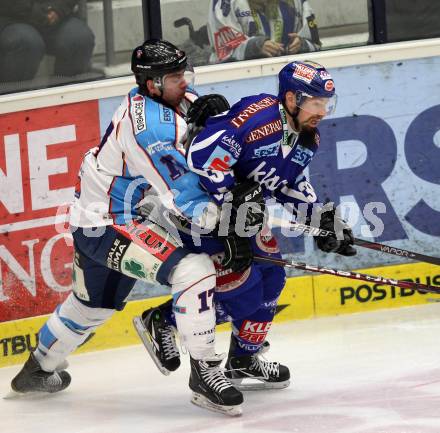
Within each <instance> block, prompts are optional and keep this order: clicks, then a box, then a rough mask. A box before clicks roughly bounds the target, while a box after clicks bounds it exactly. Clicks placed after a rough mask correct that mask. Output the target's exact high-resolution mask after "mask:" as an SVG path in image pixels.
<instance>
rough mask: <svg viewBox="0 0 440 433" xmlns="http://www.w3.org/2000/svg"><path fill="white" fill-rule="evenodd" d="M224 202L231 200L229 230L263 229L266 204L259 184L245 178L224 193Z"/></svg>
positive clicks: (253, 230)
mask: <svg viewBox="0 0 440 433" xmlns="http://www.w3.org/2000/svg"><path fill="white" fill-rule="evenodd" d="M224 200H225V202H232V212H231V221H230V232H233V233H235V232H236V231H237V230H238V232H239V234H241V233H242V232H246V231H247V232H249V230H251V231H252V232H255V233H253V234H257V233H258V232H260V231H261V230H262V229H263V226H264V222H265V210H266V204H265V202H264V197H263V189H262V188H261V185H260V184H259V183H257V182H255V181H253V180H250V179H247V180H245V181H244V182H241V183H239V184H237V185H235V186H234V187H233V188H232V189H231V191H229V192H228V193H227V194H226V195H225V199H224Z"/></svg>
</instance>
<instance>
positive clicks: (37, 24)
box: [0, 0, 95, 82]
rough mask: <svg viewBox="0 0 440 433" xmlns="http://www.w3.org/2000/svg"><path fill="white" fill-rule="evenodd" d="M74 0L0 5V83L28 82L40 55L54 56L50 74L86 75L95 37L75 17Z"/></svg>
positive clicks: (7, 1)
mask: <svg viewBox="0 0 440 433" xmlns="http://www.w3.org/2000/svg"><path fill="white" fill-rule="evenodd" d="M78 3H79V1H76V0H1V1H0V59H1V61H0V82H7V81H23V80H29V79H32V78H33V77H34V76H35V74H36V72H37V70H38V67H39V64H40V62H41V59H42V58H43V56H44V54H50V55H54V56H55V69H54V74H55V75H60V76H72V75H76V74H81V73H83V72H87V71H88V70H89V68H90V58H91V55H92V52H93V48H94V46H95V37H94V35H93V33H92V31H91V30H90V28H89V27H88V26H87V24H86V23H85V22H84V21H83V20H81V19H79V18H77V17H76V16H75V12H76V11H77V9H78Z"/></svg>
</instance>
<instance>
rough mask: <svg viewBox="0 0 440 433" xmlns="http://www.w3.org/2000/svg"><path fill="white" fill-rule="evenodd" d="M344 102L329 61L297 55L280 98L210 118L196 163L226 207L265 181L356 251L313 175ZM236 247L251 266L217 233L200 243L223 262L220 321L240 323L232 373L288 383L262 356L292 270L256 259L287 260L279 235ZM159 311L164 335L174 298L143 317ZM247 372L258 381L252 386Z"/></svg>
mask: <svg viewBox="0 0 440 433" xmlns="http://www.w3.org/2000/svg"><path fill="white" fill-rule="evenodd" d="M335 104H336V94H335V85H334V82H333V79H332V77H331V75H330V74H329V72H328V71H327V70H326V69H325V68H324V67H323V66H321V65H319V64H316V63H314V62H307V61H306V62H291V63H289V64H288V65H286V66H285V67H284V68H283V69H282V70H281V72H280V73H279V92H278V95H277V96H274V95H270V94H259V95H254V96H249V97H246V98H243V99H241V100H240V101H239V102H237V103H236V104H235V105H233V106H232V107H231V108H230V110H229V111H227V112H225V113H223V114H221V115H218V116H215V117H211V118H209V119H208V121H207V123H206V127H205V128H204V129H202V130H201V132H199V133H198V135H197V136H196V137H195V139H194V140H193V141H192V142H191V144H190V146H189V149H188V152H187V162H188V165H189V168H190V169H191V170H192V171H193V172H195V173H197V174H198V175H199V177H200V183H201V185H202V186H203V187H204V188H205V189H206V190H207V191H209V193H210V194H211V196H212V197H213V198H214V200H215V201H216V202H217V203H219V204H221V203H223V202H224V199H225V197H227V196H228V194H229V193H230V192H231V191H234V192H236V190H237V188H239V186H240V185H241V186H246V185H247V184H249V182H256V183H258V184H259V185H261V187H262V189H263V191H264V196H265V197H266V198H267V199H268V198H275V199H276V200H277V201H278V202H279V203H281V204H283V205H285V206H286V209H287V210H288V211H289V212H291V214H292V216H298V217H301V218H304V219H305V220H306V221H307V222H308V223H311V222H312V224H316V225H319V226H320V228H322V229H325V230H330V231H334V230H335V228H336V229H337V232H338V233H339V234H340V236H338V237H336V236H335V237H316V238H315V241H316V243H317V246H318V247H319V248H320V249H321V250H323V251H325V252H334V253H338V254H342V255H346V256H351V255H354V254H355V253H356V250H355V249H354V248H353V247H352V244H353V235H352V231H351V229H350V228H349V227H348V226H347V225H346V224H345V222H343V221H342V220H341V219H340V218H339V217H338V216H337V215H336V213H335V209H334V207H331V208H329V207H328V206H323V205H322V204H319V203H318V198H317V195H316V193H315V191H314V189H313V187H312V185H311V184H310V182H309V181H308V179H307V177H306V175H305V174H304V170H305V169H306V167H307V166H308V164H309V163H310V162H311V160H312V158H313V156H314V154H315V152H316V151H317V150H318V147H319V145H320V135H319V131H318V129H317V126H318V124H319V122H320V121H321V120H322V119H323V118H324V117H325V116H326V115H328V114H330V113H331V112H333V110H334V108H335ZM189 117H190V118H191V122H193V123H196V124H197V123H199V124H202V125H203V124H204V120H205V118H206V113H204V110H203V107H202V104H200V106H199V104H198V103H197V102H196V103H195V104H194V105H193V107H192V109H191V111H190V113H189ZM335 223H337V224H335ZM183 239H184V240H185V242H187V243H188V244H189V243H190V242H191V239H190V236H189V235H185V234H184V235H183ZM236 248H237V250H238V251H240V258H241V262H242V263H241V265H242V269H241V270H239V271H238V272H233V271H231V269H229V268H228V266H227V264H226V265H225V262H224V260H223V261H222V259H221V257H222V254H223V251H224V249H223V248H222V245H221V244H220V243H219V242H218V240H216V239H215V238H213V237H211V238H210V237H209V236H207V237H202V238H201V246H195V245H194V246H193V249H194V251H204V252H207V253H208V254H210V255H211V257H213V259H214V262H215V264H216V268H217V269H216V270H217V286H216V292H215V301H216V305H217V310H218V311H217V322H219V321H220V322H221V321H222V320H223V321H224V320H228V319H229V320H231V321H232V335H231V344H230V349H229V356H228V359H227V362H226V369H227V375H228V377H230V378H231V380H232V381H233V383H234V384H235V385H236V386H237V387H238V388H239V389H255V388H282V387H285V386H287V385H288V383H289V377H290V373H289V370H288V368H287V367H286V366H283V365H281V364H279V363H278V362H269V361H267V360H265V359H264V358H263V357H261V356H260V355H261V353H262V350H263V349H264V348H265V345H264V342H265V340H266V335H267V333H268V331H269V329H270V326H271V323H272V320H273V317H274V314H275V309H276V305H277V301H278V297H279V295H280V293H281V290H282V288H283V286H284V283H285V272H284V270H283V269H282V268H280V267H278V266H273V265H268V264H262V263H255V262H253V263H252V257H253V256H254V255H259V256H268V257H280V252H279V249H278V246H277V242H276V239H275V238H274V237H273V236H272V235H271V233H270V231H268V229H264V230H263V231H260V232H259V233H258V234H257V235H256V236H253V237H250V238H246V237H237V239H236ZM218 257H219V259H218ZM235 265H237V264H236V263H235ZM152 311H156V314H157V316H158V317H162V327H161V330H162V331H163V332H162V333H163V336H165V335H167V334H168V333H170V332H171V326H170V323H171V322H172V316H171V315H170V310H169V308H168V309H167V305H163V306H161V307H159V308H157V309H154V310H150V311H149V312H146V313H145V314H144V317H145V316H147V315H148V314H150V315H151V312H152ZM157 339H158V340H160V336H158V337H157ZM155 355H156V359H159V360H160V361H161V362H162V363H165V364H166V363H167V362H170V360H172V359H173V358H174V357H176V356H177V355H176V350H174V352H173V355H170V354H169V352H168V353H167V351H162V352H158V353H156V354H155ZM247 379H257V382H256V383H255V381H252V382H251V384H247V383H246V382H248V380H247Z"/></svg>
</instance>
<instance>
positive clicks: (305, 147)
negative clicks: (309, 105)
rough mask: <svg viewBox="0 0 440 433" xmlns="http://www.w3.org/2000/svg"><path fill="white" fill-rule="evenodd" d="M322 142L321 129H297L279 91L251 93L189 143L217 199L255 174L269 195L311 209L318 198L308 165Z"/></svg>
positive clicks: (191, 161) (193, 162) (191, 158)
mask: <svg viewBox="0 0 440 433" xmlns="http://www.w3.org/2000/svg"><path fill="white" fill-rule="evenodd" d="M318 146H319V132H318V130H316V129H315V130H312V131H305V132H301V133H300V134H296V133H295V132H294V131H293V129H291V128H290V126H289V124H288V122H287V118H286V113H285V111H284V108H283V107H282V105H281V103H280V101H279V100H278V98H277V97H276V96H273V95H269V94H264V93H263V94H260V95H254V96H248V97H246V98H243V99H241V100H240V101H239V102H237V103H236V104H234V105H233V106H232V107H231V109H230V110H229V111H228V112H226V113H225V114H222V115H218V116H215V117H211V118H210V119H209V120H208V122H207V125H206V128H205V129H204V130H202V132H201V133H200V134H198V135H197V137H196V138H195V139H194V140H193V142H192V143H191V145H190V148H189V151H188V155H187V160H188V165H189V167H190V169H191V170H193V171H194V172H195V173H197V174H198V175H199V176H200V177H201V178H200V183H201V184H202V185H203V186H204V188H206V190H208V191H209V192H210V193H211V194H212V195H213V197H214V198H215V199H216V201H217V202H218V203H221V202H222V200H223V196H224V194H225V193H226V192H228V191H229V190H230V189H231V188H232V186H233V185H234V184H235V183H236V182H237V181H240V180H244V179H246V178H247V179H253V180H255V181H256V182H258V183H260V184H261V185H262V186H263V190H264V193H265V196H266V197H274V198H276V199H277V201H278V202H281V203H283V204H284V203H291V204H292V205H293V206H294V209H295V210H297V209H298V205H300V204H301V203H306V205H303V206H304V209H302V208H303V207H302V206H301V209H302V210H303V212H307V213H309V212H310V211H311V208H312V206H311V205H312V204H313V203H314V202H316V201H317V196H316V194H315V191H314V189H313V187H312V186H311V184H310V183H309V181H308V180H307V178H306V176H305V174H304V170H305V168H306V167H307V166H308V164H309V163H310V161H311V160H312V158H313V156H314V154H315V152H316V151H317V149H318Z"/></svg>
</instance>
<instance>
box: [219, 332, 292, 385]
mask: <svg viewBox="0 0 440 433" xmlns="http://www.w3.org/2000/svg"><path fill="white" fill-rule="evenodd" d="M236 344H237V343H236V339H235V338H234V337H233V336H232V337H231V347H230V350H229V355H228V359H227V361H226V372H225V375H226V377H227V378H228V379H229V380H230V381H231V383H232V384H233V385H234V386H235V387H236V388H237V389H239V390H241V391H244V390H249V391H252V390H260V389H282V388H287V387H288V386H289V385H290V372H289V368H288V367H286V366H285V365H281V364H280V363H279V362H272V361H268V360H267V359H265V358H264V356H262V354H263V353H265V352H267V351H268V349H269V343H267V344H263V346H262V348H261V349H260V351H259V352H257V353H254V354H250V355H244V356H235V355H234V351H235V347H236Z"/></svg>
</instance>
